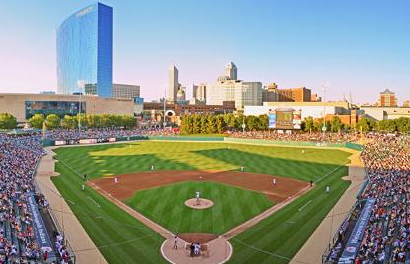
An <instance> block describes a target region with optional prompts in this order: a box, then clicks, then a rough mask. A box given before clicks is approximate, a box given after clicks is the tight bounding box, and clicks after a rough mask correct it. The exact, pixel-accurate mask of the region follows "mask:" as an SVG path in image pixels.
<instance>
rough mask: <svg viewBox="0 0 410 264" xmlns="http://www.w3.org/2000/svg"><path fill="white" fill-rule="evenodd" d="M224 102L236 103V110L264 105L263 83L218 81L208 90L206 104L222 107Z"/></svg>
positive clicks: (208, 87)
mask: <svg viewBox="0 0 410 264" xmlns="http://www.w3.org/2000/svg"><path fill="white" fill-rule="evenodd" d="M224 101H234V102H235V108H236V109H238V110H242V109H243V107H244V106H250V105H262V83H260V82H244V81H237V80H226V81H218V82H216V83H215V84H212V85H208V86H207V88H206V104H208V105H222V103H223V102H224Z"/></svg>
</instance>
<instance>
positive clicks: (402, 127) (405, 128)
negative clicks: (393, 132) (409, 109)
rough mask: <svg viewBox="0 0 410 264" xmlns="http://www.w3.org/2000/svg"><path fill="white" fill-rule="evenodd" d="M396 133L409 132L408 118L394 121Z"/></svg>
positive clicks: (409, 122)
mask: <svg viewBox="0 0 410 264" xmlns="http://www.w3.org/2000/svg"><path fill="white" fill-rule="evenodd" d="M396 126H397V131H399V132H400V133H409V132H410V118H408V117H400V118H398V119H396Z"/></svg>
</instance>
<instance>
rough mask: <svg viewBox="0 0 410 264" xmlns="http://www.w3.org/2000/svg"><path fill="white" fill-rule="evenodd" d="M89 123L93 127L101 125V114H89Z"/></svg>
mask: <svg viewBox="0 0 410 264" xmlns="http://www.w3.org/2000/svg"><path fill="white" fill-rule="evenodd" d="M88 125H89V126H90V127H91V128H97V127H101V115H95V114H93V115H89V116H88Z"/></svg>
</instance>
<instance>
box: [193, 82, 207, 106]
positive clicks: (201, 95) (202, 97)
mask: <svg viewBox="0 0 410 264" xmlns="http://www.w3.org/2000/svg"><path fill="white" fill-rule="evenodd" d="M192 97H193V98H194V99H196V100H198V101H201V102H205V101H206V84H205V83H201V84H199V85H195V84H194V85H193V86H192Z"/></svg>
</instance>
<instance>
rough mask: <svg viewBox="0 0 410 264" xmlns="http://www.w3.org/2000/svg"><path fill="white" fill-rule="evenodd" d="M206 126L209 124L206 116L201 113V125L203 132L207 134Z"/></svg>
mask: <svg viewBox="0 0 410 264" xmlns="http://www.w3.org/2000/svg"><path fill="white" fill-rule="evenodd" d="M206 126H207V120H206V116H205V115H201V121H200V127H201V133H202V134H206Z"/></svg>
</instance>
